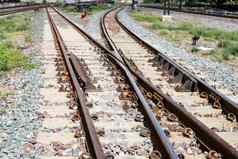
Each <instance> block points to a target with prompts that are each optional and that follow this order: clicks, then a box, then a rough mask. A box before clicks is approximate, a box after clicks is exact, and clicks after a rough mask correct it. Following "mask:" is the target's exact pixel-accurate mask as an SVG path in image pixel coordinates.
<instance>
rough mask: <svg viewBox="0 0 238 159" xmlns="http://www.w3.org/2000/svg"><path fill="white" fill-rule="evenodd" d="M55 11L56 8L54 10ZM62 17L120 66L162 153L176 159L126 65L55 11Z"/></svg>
mask: <svg viewBox="0 0 238 159" xmlns="http://www.w3.org/2000/svg"><path fill="white" fill-rule="evenodd" d="M56 11H57V10H56ZM57 12H58V13H59V14H60V15H61V16H62V17H64V18H65V19H66V20H67V21H68V22H69V23H70V24H72V25H73V26H74V27H75V28H76V29H77V30H78V31H79V32H81V33H83V34H84V35H85V36H86V37H88V38H89V39H90V40H91V41H93V42H94V43H97V45H98V46H100V47H101V48H102V49H103V50H105V51H106V52H107V53H106V54H107V55H108V58H109V59H110V60H112V62H113V63H115V64H116V65H118V66H119V67H120V69H121V70H122V71H123V72H124V73H125V75H126V78H127V79H128V80H129V83H130V85H131V87H132V88H133V90H134V92H135V94H136V95H137V97H138V100H139V102H140V103H141V105H142V109H143V110H144V111H145V113H146V116H147V118H148V120H149V121H150V125H151V127H152V129H153V131H154V132H155V133H156V136H157V138H158V142H159V144H160V145H163V146H162V147H161V150H162V152H161V153H162V155H164V156H166V157H169V158H171V159H177V158H178V156H177V154H176V153H175V152H174V149H173V148H172V145H171V143H170V142H169V140H168V138H167V136H166V134H165V133H164V130H163V129H162V128H161V126H160V123H159V122H158V120H157V119H156V117H155V115H154V114H153V112H152V110H151V108H150V106H149V104H148V103H147V101H146V99H145V97H144V95H143V94H142V92H141V90H140V89H139V87H138V85H137V83H136V81H135V79H134V77H133V75H132V73H131V72H130V71H129V70H128V69H127V67H126V66H124V64H123V62H122V61H121V59H120V57H119V56H115V55H114V54H113V53H112V52H111V51H109V50H107V49H105V48H104V47H103V46H102V45H100V44H99V43H98V42H97V41H96V40H94V39H93V38H92V37H91V36H89V35H88V34H87V33H86V32H84V31H83V30H81V29H80V28H79V27H78V26H77V25H76V24H74V23H73V22H72V21H71V20H70V19H68V18H67V17H65V16H64V15H63V14H62V13H60V12H59V11H57Z"/></svg>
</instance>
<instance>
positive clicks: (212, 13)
mask: <svg viewBox="0 0 238 159" xmlns="http://www.w3.org/2000/svg"><path fill="white" fill-rule="evenodd" d="M140 6H141V7H145V8H155V9H163V7H161V6H159V5H156V4H140ZM170 10H172V11H175V12H184V13H191V14H201V15H208V16H215V17H223V18H231V19H238V14H237V13H232V12H223V13H221V12H216V11H206V10H204V11H201V10H194V9H189V8H183V9H178V8H170Z"/></svg>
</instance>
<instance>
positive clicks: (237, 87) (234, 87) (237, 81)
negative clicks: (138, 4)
mask: <svg viewBox="0 0 238 159" xmlns="http://www.w3.org/2000/svg"><path fill="white" fill-rule="evenodd" d="M119 19H120V20H121V22H122V23H123V24H125V25H126V26H127V27H128V28H129V29H130V30H132V31H133V32H135V33H136V34H138V35H139V36H140V37H141V38H142V39H144V40H145V41H147V42H148V43H150V44H151V45H152V46H154V47H155V48H157V49H158V50H159V51H160V52H162V53H164V54H166V55H167V56H168V57H170V58H172V59H173V60H175V61H176V62H177V63H178V64H180V65H182V66H183V67H184V68H186V69H188V70H189V71H190V72H192V73H193V74H195V75H197V76H198V77H200V78H202V79H204V80H205V81H207V82H208V83H209V84H211V85H215V87H216V88H217V89H218V90H220V91H221V92H222V93H224V94H226V95H228V96H232V95H238V73H237V69H236V68H232V67H230V66H227V65H225V64H221V63H218V62H213V61H211V60H207V59H204V58H201V57H198V56H196V55H192V54H189V53H187V52H186V51H185V50H183V49H180V48H177V47H176V46H174V45H173V44H172V43H170V42H168V41H167V40H165V39H163V38H161V37H159V36H158V35H155V34H154V33H152V32H151V31H149V30H148V29H146V28H144V27H142V26H141V25H140V24H139V23H137V22H136V21H134V20H133V19H132V18H131V17H130V16H129V15H128V8H127V9H124V10H122V11H121V12H120V13H119ZM225 88H226V89H225ZM235 98H236V99H237V97H234V96H233V97H231V99H235Z"/></svg>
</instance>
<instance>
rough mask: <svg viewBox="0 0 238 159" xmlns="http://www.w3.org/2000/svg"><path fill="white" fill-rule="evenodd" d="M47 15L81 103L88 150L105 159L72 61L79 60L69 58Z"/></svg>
mask: <svg viewBox="0 0 238 159" xmlns="http://www.w3.org/2000/svg"><path fill="white" fill-rule="evenodd" d="M47 14H48V18H49V21H50V24H51V28H52V32H53V34H54V38H55V40H56V43H57V45H58V46H59V48H60V52H61V53H62V56H63V58H64V62H65V65H66V67H67V70H68V72H69V75H70V79H71V83H72V85H73V87H74V89H75V94H76V97H77V101H78V102H79V107H78V111H79V112H80V115H81V118H82V122H83V127H84V131H85V132H86V139H87V141H88V148H89V150H90V152H91V155H92V157H93V158H96V159H104V158H105V156H104V153H103V150H102V146H101V144H100V142H99V139H98V137H97V133H96V129H95V127H94V125H93V123H92V119H91V117H90V115H89V111H88V108H87V106H86V98H85V94H84V92H83V89H82V88H81V86H80V84H79V81H78V79H77V77H76V74H75V69H77V66H75V65H73V63H72V61H75V60H77V59H74V58H75V56H73V55H72V53H70V55H71V56H69V55H68V54H67V53H68V52H67V49H66V47H65V45H64V42H63V39H62V37H61V36H60V34H59V31H58V30H57V28H56V26H55V24H54V22H53V20H52V18H51V16H50V14H49V12H48V9H47Z"/></svg>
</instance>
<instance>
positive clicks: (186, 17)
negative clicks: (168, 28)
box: [140, 8, 238, 31]
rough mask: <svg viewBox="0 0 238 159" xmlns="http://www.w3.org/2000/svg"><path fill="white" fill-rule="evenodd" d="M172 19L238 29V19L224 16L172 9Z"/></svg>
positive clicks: (151, 10)
mask: <svg viewBox="0 0 238 159" xmlns="http://www.w3.org/2000/svg"><path fill="white" fill-rule="evenodd" d="M140 9H141V10H142V11H145V12H150V13H153V14H159V15H163V11H162V10H160V9H153V8H140ZM170 15H171V16H172V19H173V20H175V21H182V22H191V21H192V22H194V23H195V24H202V25H204V26H207V27H211V28H218V29H222V30H226V31H238V19H231V18H222V17H215V16H207V15H200V14H190V13H182V12H174V11H171V14H170Z"/></svg>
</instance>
